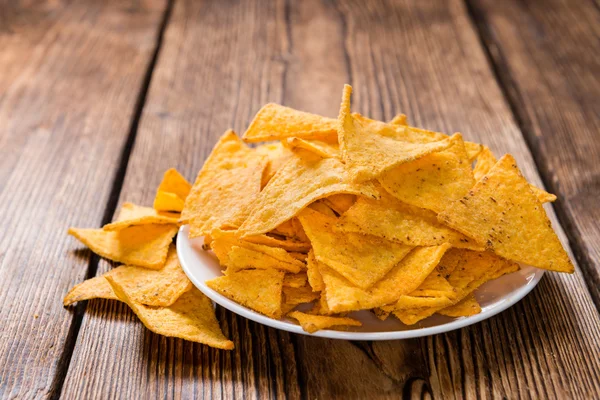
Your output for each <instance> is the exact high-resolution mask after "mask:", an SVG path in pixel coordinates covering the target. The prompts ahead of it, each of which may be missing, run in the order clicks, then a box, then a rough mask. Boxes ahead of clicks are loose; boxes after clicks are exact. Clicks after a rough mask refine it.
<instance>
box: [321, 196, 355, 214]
mask: <svg viewBox="0 0 600 400" xmlns="http://www.w3.org/2000/svg"><path fill="white" fill-rule="evenodd" d="M323 202H324V203H325V204H327V205H328V206H329V207H331V209H332V210H333V211H335V212H336V213H338V215H342V214H343V213H345V212H346V211H348V210H349V209H350V207H352V205H354V203H355V202H356V196H354V195H352V194H334V195H333V196H329V197H325V198H324V199H323Z"/></svg>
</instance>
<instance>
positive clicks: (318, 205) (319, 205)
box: [308, 200, 337, 218]
mask: <svg viewBox="0 0 600 400" xmlns="http://www.w3.org/2000/svg"><path fill="white" fill-rule="evenodd" d="M308 208H309V209H311V210H314V211H316V212H318V213H321V214H323V215H327V216H328V217H333V218H336V217H337V215H336V214H335V212H334V211H333V210H332V209H331V207H329V206H328V205H327V204H325V202H323V201H321V200H317V201H315V202H314V203H311V204H309V205H308Z"/></svg>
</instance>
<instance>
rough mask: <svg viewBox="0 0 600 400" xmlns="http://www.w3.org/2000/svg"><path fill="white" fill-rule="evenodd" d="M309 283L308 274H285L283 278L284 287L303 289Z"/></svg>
mask: <svg viewBox="0 0 600 400" xmlns="http://www.w3.org/2000/svg"><path fill="white" fill-rule="evenodd" d="M307 283H308V277H307V275H306V272H300V273H297V274H285V277H284V278H283V286H284V287H291V288H301V287H304V286H306V284H307Z"/></svg>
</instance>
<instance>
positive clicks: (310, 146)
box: [283, 137, 340, 158]
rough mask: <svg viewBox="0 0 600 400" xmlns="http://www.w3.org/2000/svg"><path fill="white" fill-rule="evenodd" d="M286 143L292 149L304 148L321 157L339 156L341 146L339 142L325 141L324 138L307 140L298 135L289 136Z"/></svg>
mask: <svg viewBox="0 0 600 400" xmlns="http://www.w3.org/2000/svg"><path fill="white" fill-rule="evenodd" d="M283 143H284V146H287V147H289V148H290V149H296V148H299V149H304V150H308V151H310V152H311V153H314V154H316V155H318V156H319V157H323V158H329V157H339V156H340V147H339V146H338V144H337V143H330V142H324V141H322V140H306V139H300V138H297V137H292V138H288V139H287V140H286V141H285V142H283Z"/></svg>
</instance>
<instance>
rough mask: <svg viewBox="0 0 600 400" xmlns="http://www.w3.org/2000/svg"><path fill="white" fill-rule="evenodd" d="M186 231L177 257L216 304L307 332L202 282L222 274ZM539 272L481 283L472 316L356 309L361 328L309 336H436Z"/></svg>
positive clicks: (518, 290)
mask: <svg viewBox="0 0 600 400" xmlns="http://www.w3.org/2000/svg"><path fill="white" fill-rule="evenodd" d="M188 232H189V228H188V226H187V225H185V226H182V227H181V229H180V230H179V235H178V236H177V255H178V256H179V260H180V261H181V266H182V267H183V270H184V271H185V273H186V274H187V276H188V277H189V278H190V280H191V281H192V282H193V283H194V285H196V287H197V288H198V289H200V291H202V292H203V293H204V294H205V295H207V296H208V297H209V298H210V299H211V300H213V301H214V302H215V303H217V304H219V305H221V306H223V307H225V308H226V309H228V310H229V311H231V312H234V313H236V314H239V315H241V316H242V317H245V318H248V319H251V320H253V321H256V322H259V323H261V324H264V325H267V326H271V327H273V328H277V329H282V330H284V331H289V332H294V333H300V334H303V335H309V334H308V333H307V332H305V331H303V330H302V328H301V327H300V326H299V325H297V324H296V323H294V322H291V321H289V320H286V319H282V320H275V319H272V318H269V317H266V316H264V315H262V314H259V313H257V312H255V311H252V310H250V309H249V308H246V307H244V306H241V305H239V304H238V303H236V302H234V301H232V300H229V299H228V298H227V297H225V296H222V295H220V294H219V293H217V292H215V291H214V290H212V289H210V288H209V287H208V286H206V284H205V283H204V282H205V281H207V280H209V279H212V278H215V277H217V276H220V275H221V267H220V266H219V262H218V261H217V258H216V257H215V255H214V254H213V253H212V252H211V251H204V250H202V244H203V242H204V240H203V238H196V239H188ZM542 275H544V271H543V270H540V269H537V268H533V267H529V266H522V268H521V270H520V271H518V272H515V273H512V274H509V275H505V276H503V277H501V278H499V279H496V280H494V281H490V282H488V283H486V284H484V285H482V286H481V287H480V288H479V289H477V291H476V292H475V297H476V298H477V301H478V302H479V304H481V308H482V311H481V313H479V314H477V315H473V316H471V317H461V318H450V317H445V316H442V315H433V316H431V317H429V318H427V319H424V320H423V321H420V322H419V323H417V324H415V325H411V326H407V325H404V324H403V323H402V322H400V321H399V320H398V319H396V318H393V317H390V318H388V319H387V320H385V321H380V320H379V319H377V317H375V315H373V314H372V313H371V312H369V311H357V312H353V313H350V314H349V316H350V317H353V318H356V319H358V320H359V321H361V322H362V324H363V325H362V326H361V327H358V328H353V329H351V330H348V331H333V330H322V331H317V332H315V333H313V334H310V335H312V336H320V337H326V338H330V339H347V340H393V339H409V338H415V337H420V336H428V335H435V334H438V333H443V332H448V331H452V330H454V329H460V328H462V327H465V326H467V325H471V324H474V323H476V322H479V321H483V320H484V319H487V318H489V317H491V316H493V315H496V314H498V313H499V312H501V311H504V310H506V309H507V308H508V307H510V306H512V305H513V304H515V303H516V302H517V301H519V300H521V299H522V298H523V297H525V296H526V295H527V294H528V293H529V292H531V290H532V289H533V288H534V287H535V285H537V283H538V282H539V281H540V279H541V278H542Z"/></svg>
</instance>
